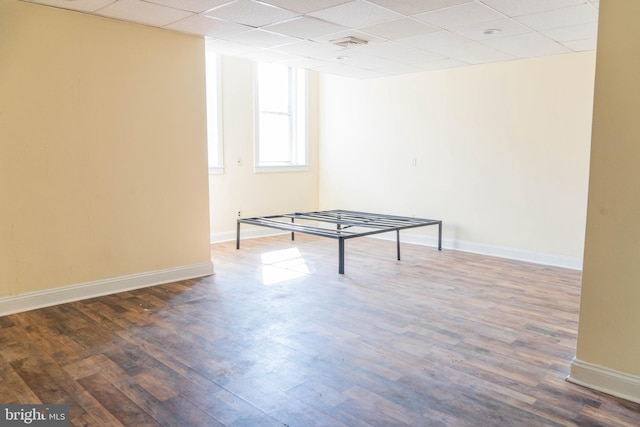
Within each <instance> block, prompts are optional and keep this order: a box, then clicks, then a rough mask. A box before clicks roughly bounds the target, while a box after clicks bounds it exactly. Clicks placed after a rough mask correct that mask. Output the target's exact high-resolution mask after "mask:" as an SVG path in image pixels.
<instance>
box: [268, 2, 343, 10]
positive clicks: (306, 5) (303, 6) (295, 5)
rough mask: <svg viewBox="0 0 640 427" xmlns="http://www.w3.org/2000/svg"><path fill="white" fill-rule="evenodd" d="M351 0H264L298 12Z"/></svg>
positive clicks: (323, 7) (324, 7)
mask: <svg viewBox="0 0 640 427" xmlns="http://www.w3.org/2000/svg"><path fill="white" fill-rule="evenodd" d="M350 1H351V0H262V2H263V3H269V4H272V5H274V6H279V7H281V8H283V9H288V10H292V11H294V12H298V13H311V12H315V11H316V10H320V9H326V8H328V7H332V6H337V5H339V4H343V3H348V2H350Z"/></svg>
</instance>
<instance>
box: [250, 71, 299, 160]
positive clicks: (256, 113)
mask: <svg viewBox="0 0 640 427" xmlns="http://www.w3.org/2000/svg"><path fill="white" fill-rule="evenodd" d="M292 69H293V68H292ZM293 70H294V71H298V70H296V69H293ZM253 74H254V79H253V81H254V83H253V84H254V88H253V93H254V97H253V98H254V100H253V104H254V108H253V110H254V132H255V133H254V143H253V148H254V151H253V156H254V157H253V158H254V166H253V171H254V172H256V173H270V172H304V171H308V170H309V72H308V71H306V70H302V73H301V74H302V76H303V78H304V85H303V87H304V93H303V96H302V98H303V102H304V105H303V106H302V108H303V110H304V123H303V124H302V126H303V127H304V141H303V142H302V143H303V144H304V146H305V155H304V164H293V163H289V164H285V163H283V164H277V165H260V164H258V162H259V158H260V156H259V149H260V145H259V135H260V127H259V126H260V106H259V99H258V97H259V95H258V81H259V78H258V63H257V62H256V63H254V66H253ZM290 102H292V103H294V106H293V108H294V109H297V106H296V105H295V100H291V101H290Z"/></svg>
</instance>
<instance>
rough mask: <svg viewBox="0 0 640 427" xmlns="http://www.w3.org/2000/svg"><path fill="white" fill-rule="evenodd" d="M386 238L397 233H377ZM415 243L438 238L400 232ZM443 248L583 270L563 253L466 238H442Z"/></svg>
mask: <svg viewBox="0 0 640 427" xmlns="http://www.w3.org/2000/svg"><path fill="white" fill-rule="evenodd" d="M372 237H377V238H380V239H385V240H393V241H395V240H396V235H395V233H385V234H376V235H374V236H372ZM402 242H405V243H413V244H415V245H424V246H434V247H435V246H438V238H437V237H435V236H426V235H424V234H417V233H407V232H404V233H403V232H400V243H402ZM442 248H443V249H455V250H457V251H462V252H471V253H476V254H482V255H490V256H495V257H500V258H507V259H514V260H518V261H526V262H532V263H535V264H542V265H550V266H554V267H563V268H570V269H572V270H582V259H581V258H573V257H568V256H562V255H553V254H545V253H540V252H536V251H529V250H524V249H516V248H508V247H502V246H493V245H485V244H482V243H474V242H467V241H464V240H452V239H444V238H443V239H442Z"/></svg>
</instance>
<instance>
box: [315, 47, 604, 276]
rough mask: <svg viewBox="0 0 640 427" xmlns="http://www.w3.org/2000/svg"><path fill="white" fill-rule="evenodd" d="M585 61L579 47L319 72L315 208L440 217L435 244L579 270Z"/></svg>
mask: <svg viewBox="0 0 640 427" xmlns="http://www.w3.org/2000/svg"><path fill="white" fill-rule="evenodd" d="M594 68H595V54H594V52H586V53H579V54H570V55H561V56H554V57H547V58H536V59H529V60H520V61H511V62H505V63H498V64H486V65H478V66H470V67H464V68H457V69H450V70H442V71H435V72H427V73H420V74H412V75H407V76H399V77H389V78H383V79H373V80H362V81H358V80H352V79H346V78H340V77H335V76H329V75H323V76H321V78H320V88H319V93H320V100H319V111H320V117H319V124H320V127H319V137H320V142H319V146H320V192H319V198H320V208H321V209H331V208H345V209H354V210H365V211H374V212H383V213H393V214H399V215H415V216H417V217H425V218H436V219H442V220H443V221H444V239H445V245H446V246H449V247H451V246H453V247H457V248H461V249H465V250H472V251H478V252H485V253H492V254H498V255H503V256H507V257H514V258H520V259H527V260H531V261H537V262H543V263H549V264H557V265H565V266H569V267H575V268H580V266H581V259H582V250H583V243H584V229H585V216H586V201H587V180H588V166H589V147H590V137H591V116H592V106H593V82H594ZM414 157H415V158H416V166H411V160H412V158H414ZM434 232H435V230H428V229H423V230H419V231H418V230H416V231H415V232H414V233H416V234H414V235H412V236H410V239H411V238H413V239H414V240H416V241H420V239H421V238H422V237H421V236H428V235H430V236H433V234H434ZM424 241H427V242H428V241H430V240H429V238H428V237H424Z"/></svg>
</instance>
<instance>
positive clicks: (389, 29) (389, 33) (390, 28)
mask: <svg viewBox="0 0 640 427" xmlns="http://www.w3.org/2000/svg"><path fill="white" fill-rule="evenodd" d="M438 30H439V28H436V27H432V26H431V25H428V24H424V23H422V22H418V21H416V20H415V19H411V18H403V19H397V20H395V21H387V22H383V23H381V24H376V25H371V26H369V27H363V28H361V29H360V31H363V32H365V33H369V34H373V35H374V36H379V37H384V38H385V39H389V40H397V39H401V38H406V37H411V36H417V35H420V34H426V33H432V32H434V31H438Z"/></svg>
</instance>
